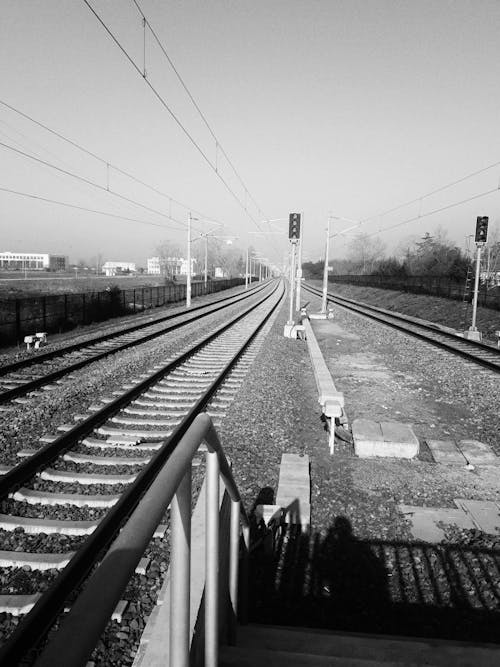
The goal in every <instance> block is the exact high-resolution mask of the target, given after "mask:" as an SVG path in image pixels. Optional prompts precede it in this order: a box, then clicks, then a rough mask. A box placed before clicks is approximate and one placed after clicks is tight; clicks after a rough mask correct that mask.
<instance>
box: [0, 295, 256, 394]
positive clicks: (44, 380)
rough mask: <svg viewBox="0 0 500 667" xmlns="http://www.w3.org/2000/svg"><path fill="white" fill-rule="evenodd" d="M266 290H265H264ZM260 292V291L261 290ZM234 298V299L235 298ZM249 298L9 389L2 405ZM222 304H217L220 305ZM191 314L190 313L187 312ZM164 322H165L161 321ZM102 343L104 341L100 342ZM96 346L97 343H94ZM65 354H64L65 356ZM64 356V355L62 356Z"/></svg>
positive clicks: (216, 307)
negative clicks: (112, 355)
mask: <svg viewBox="0 0 500 667" xmlns="http://www.w3.org/2000/svg"><path fill="white" fill-rule="evenodd" d="M262 289H264V288H262ZM259 291H260V290H259ZM256 293H258V292H255V291H254V292H252V296H254V295H255V294H256ZM230 298H231V297H225V298H224V299H222V301H226V300H227V299H230ZM233 298H234V297H233ZM246 298H247V293H245V294H243V295H242V296H239V297H237V298H235V300H234V301H232V302H231V303H229V304H223V305H216V306H215V307H214V308H212V309H211V310H209V311H208V312H206V313H201V314H200V315H194V316H192V317H188V318H186V319H183V320H181V321H180V322H177V323H175V324H171V325H170V326H167V327H166V328H164V329H161V330H159V331H153V332H151V333H149V334H146V335H145V336H143V337H141V338H138V339H136V340H132V341H127V342H125V343H121V344H120V345H117V346H116V347H112V348H110V349H109V350H104V351H103V352H98V353H97V354H95V355H92V356H91V357H87V358H86V359H81V360H80V361H75V362H73V363H71V364H69V365H68V366H65V367H64V368H60V369H58V370H56V371H52V372H51V373H47V375H44V376H43V377H40V378H37V379H36V380H30V381H29V382H25V383H24V384H21V385H19V387H14V388H13V389H7V391H3V392H1V393H0V405H1V404H2V403H7V402H8V401H11V400H12V399H14V398H18V397H19V396H22V395H24V394H27V393H29V392H30V391H34V390H35V389H38V388H39V387H42V386H44V385H45V384H50V383H51V382H55V381H56V380H58V379H59V378H61V377H64V376H65V375H67V374H69V373H73V372H74V371H77V370H79V369H80V368H83V367H84V366H88V365H89V364H92V363H94V361H100V360H101V359H104V358H105V357H107V356H109V355H111V354H116V353H117V352H123V351H124V350H127V349H129V348H131V347H135V346H136V345H142V344H143V343H147V342H148V341H150V340H154V339H155V338H159V337H160V336H163V335H164V334H166V333H170V332H171V331H175V330H176V329H180V328H181V327H183V326H186V325H188V324H191V323H192V322H195V321H196V320H198V319H200V318H202V317H208V315H212V314H213V313H216V312H218V311H219V310H223V309H224V308H229V307H230V306H232V305H234V304H235V303H239V302H240V301H243V300H244V299H246ZM219 303H220V302H217V304H219ZM209 307H210V304H208V305H205V306H198V307H197V308H196V309H195V310H199V309H200V308H209ZM187 312H190V311H187ZM182 315H183V313H177V315H168V316H167V317H166V318H165V319H173V318H175V317H181V316H182ZM160 321H163V320H160ZM155 324H156V322H150V323H149V324H148V325H141V326H138V327H134V328H136V329H137V328H139V329H141V328H145V327H146V326H154V325H155ZM127 333H130V330H127V331H125V332H120V333H119V334H118V335H117V336H116V337H118V336H121V335H126V334H127ZM98 342H102V341H98ZM93 344H96V343H93ZM87 346H88V343H87V344H85V345H83V346H82V347H87ZM65 353H66V352H64V353H63V354H65ZM61 356H62V355H61Z"/></svg>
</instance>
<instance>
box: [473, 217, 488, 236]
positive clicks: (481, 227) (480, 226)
mask: <svg viewBox="0 0 500 667" xmlns="http://www.w3.org/2000/svg"><path fill="white" fill-rule="evenodd" d="M487 238H488V216H487V215H483V216H478V218H477V221H476V238H475V239H474V240H475V242H476V243H486V240H487Z"/></svg>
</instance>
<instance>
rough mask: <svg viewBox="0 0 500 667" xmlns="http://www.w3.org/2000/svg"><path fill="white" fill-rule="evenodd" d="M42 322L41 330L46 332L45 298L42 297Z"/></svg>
mask: <svg viewBox="0 0 500 667" xmlns="http://www.w3.org/2000/svg"><path fill="white" fill-rule="evenodd" d="M42 321H43V330H44V331H46V330H47V297H46V296H42Z"/></svg>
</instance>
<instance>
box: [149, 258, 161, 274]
mask: <svg viewBox="0 0 500 667" xmlns="http://www.w3.org/2000/svg"><path fill="white" fill-rule="evenodd" d="M148 273H149V274H150V275H152V276H159V275H161V263H160V258H159V257H148Z"/></svg>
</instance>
